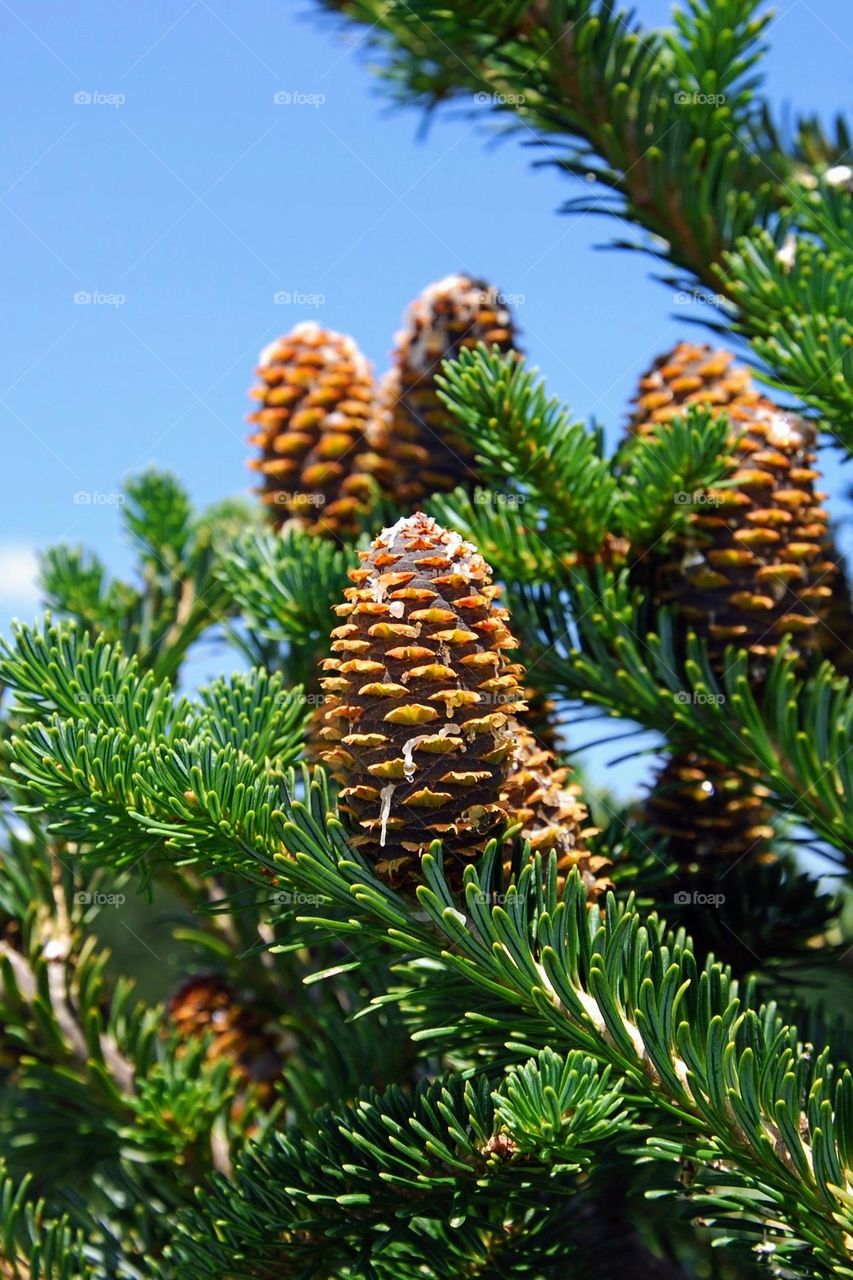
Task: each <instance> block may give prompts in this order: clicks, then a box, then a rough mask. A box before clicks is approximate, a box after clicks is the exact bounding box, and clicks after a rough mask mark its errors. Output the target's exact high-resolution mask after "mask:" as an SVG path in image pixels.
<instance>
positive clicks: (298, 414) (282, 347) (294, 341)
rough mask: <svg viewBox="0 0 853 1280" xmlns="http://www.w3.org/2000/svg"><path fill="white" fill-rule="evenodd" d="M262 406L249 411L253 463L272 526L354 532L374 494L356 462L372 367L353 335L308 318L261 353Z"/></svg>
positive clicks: (370, 393)
mask: <svg viewBox="0 0 853 1280" xmlns="http://www.w3.org/2000/svg"><path fill="white" fill-rule="evenodd" d="M258 375H259V377H260V383H259V385H258V386H257V387H256V388H255V389H254V390H253V391H252V395H253V397H254V399H255V400H257V401H258V402H259V407H258V408H257V409H256V410H255V411H254V412H253V413H251V414H250V415H249V421H250V422H252V423H254V425H255V428H256V430H255V432H254V434H253V435H252V436H251V437H250V443H251V444H253V445H255V446H257V448H258V449H260V455H261V456H260V457H259V458H257V459H254V460H253V461H252V462H251V463H250V466H251V467H252V468H253V469H254V470H255V471H258V472H259V473H260V474H261V476H262V478H263V487H262V488H261V489H260V490H259V493H260V496H261V501H262V502H264V503H265V504H266V505H267V506H268V507H269V509H270V515H271V518H272V520H273V523H274V525H275V526H276V528H282V527H283V526H285V525H288V524H291V523H295V524H298V525H300V526H301V527H303V528H305V529H308V530H310V531H311V532H314V533H320V534H328V535H330V536H338V537H351V536H352V535H354V534H355V533H357V532H358V531H359V529H360V524H361V519H362V518H363V516H364V515H365V513H366V512H367V511H368V510H369V507H370V503H371V501H372V499H373V497H374V494H375V491H376V490H375V485H374V483H373V482H372V481H371V479H370V477H369V476H368V475H366V474H365V473H364V471H363V470H360V469H359V462H358V460H359V457H360V455H361V454H362V453H365V452H366V451H367V445H366V442H365V430H366V427H367V422H368V418H369V415H370V411H371V405H372V402H373V397H374V391H375V387H374V379H373V374H372V371H371V368H370V365H369V364H368V362H367V360H366V359H365V357H364V356H363V355H362V354H361V352H360V351H359V349H358V347H357V346H356V344H355V343H354V342H353V340H352V338H348V337H345V336H344V335H342V334H340V333H333V332H332V331H331V330H328V329H322V328H321V327H320V326H319V325H317V324H315V323H313V322H308V323H305V324H298V325H297V326H296V327H295V328H294V329H293V330H292V331H291V332H290V333H289V334H286V335H285V336H284V337H282V338H279V339H278V340H277V341H275V342H272V343H270V345H269V346H268V347H266V348H265V349H264V351H262V352H261V358H260V364H259V366H258Z"/></svg>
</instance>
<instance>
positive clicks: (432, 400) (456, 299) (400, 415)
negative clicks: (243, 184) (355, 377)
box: [365, 275, 515, 504]
mask: <svg viewBox="0 0 853 1280" xmlns="http://www.w3.org/2000/svg"><path fill="white" fill-rule="evenodd" d="M478 342H484V343H485V344H486V345H487V346H488V347H492V346H497V347H499V348H500V350H501V351H510V350H512V349H513V348H514V347H515V331H514V328H513V323H512V317H511V315H510V313H509V311H508V310H507V308H506V307H505V306H504V305H503V303H502V302H501V299H500V294H499V292H498V290H497V289H496V288H495V287H494V285H490V284H487V283H486V282H485V281H484V280H473V279H471V278H470V277H469V276H464V275H452V276H447V277H445V279H444V280H438V281H436V282H435V283H434V284H431V285H428V287H427V288H426V289H424V291H423V293H422V294H421V295H420V297H419V298H417V299H416V300H415V301H414V302H413V303H412V305H411V306H410V308H409V310H408V312H407V314H406V317H405V320H404V327H403V329H402V330H401V331H400V332H399V333H398V334H397V346H396V349H395V352H394V366H393V368H392V369H391V370H390V372H389V373H387V374H386V375H385V377H384V378H383V379H382V381H381V382H380V385H379V394H378V397H377V405H376V411H375V415H374V418H373V421H372V423H371V429H370V433H369V434H370V442H371V445H372V447H373V449H374V455H373V460H372V465H370V464H365V469H366V470H369V471H371V473H372V474H375V475H376V478H377V480H378V481H379V482H380V483H383V487H385V488H386V489H387V488H388V477H387V476H385V477H383V476H382V475H380V474H377V472H376V471H375V470H373V468H374V467H375V466H377V465H379V462H380V460H381V463H382V464H383V465H384V467H385V468H386V469H387V470H388V471H389V472H390V476H391V482H392V483H393V492H394V496H395V498H396V499H397V500H398V501H400V502H401V503H404V504H406V503H408V504H412V503H416V502H418V501H419V500H420V499H421V498H423V497H425V496H426V495H427V494H430V493H435V492H446V491H448V490H450V489H454V488H455V487H456V486H457V485H458V484H468V485H470V484H471V483H472V481H473V480H475V479H476V474H475V472H474V471H473V470H472V466H471V464H472V463H473V454H472V453H471V451H470V449H468V448H467V446H466V445H465V442H464V440H462V439H460V437H459V436H457V435H456V434H455V432H454V430H453V426H454V423H453V419H452V417H451V415H450V413H449V412H448V410H447V409H446V408H445V406H444V405H443V404H442V402H441V401H440V400H439V398H438V384H437V382H436V376H437V375H438V374H440V373H441V362H442V361H443V360H452V359H455V358H456V357H457V356H458V355H459V353H460V351H461V350H462V349H463V348H465V347H475V346H476V345H477V343H478Z"/></svg>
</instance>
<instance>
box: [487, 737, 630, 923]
mask: <svg viewBox="0 0 853 1280" xmlns="http://www.w3.org/2000/svg"><path fill="white" fill-rule="evenodd" d="M513 733H514V736H515V738H516V749H515V755H514V759H513V766H512V772H511V773H510V776H509V777H508V778H507V780H506V783H505V785H504V788H503V791H502V792H501V804H502V805H503V806H504V808H505V809H506V811H507V815H508V818H509V821H510V822H511V823H513V824H515V823H517V822H520V823H521V824H522V826H521V833H520V834H521V836H522V837H523V839H525V840H528V841H529V842H530V847H531V850H532V852H533V853H538V852H541V853H542V855H543V857H546V856H547V855H548V854H549V853H550V852H551V850H552V849H554V850H556V853H557V873H558V887H562V885H563V883H564V882H565V878H566V876H567V875H568V874H569V872H570V871H571V870H572V868H574V867H576V868H577V870H578V872H579V873H580V876H581V879H582V880H583V882H584V885H585V886H586V891H587V899H588V900H589V901H590V902H594V901H596V900H597V899H598V898H600V897H601V896H602V895H603V894H605V893H606V892H607V890H608V889H612V888H613V884H612V882H611V881H610V880H609V879H608V878H607V874H606V872H607V870H608V868H609V866H610V863H609V862H608V860H607V859H606V858H603V857H601V856H599V855H597V854H593V853H591V852H590V850H589V848H588V845H587V840H588V838H589V837H590V836H592V835H594V834H595V829H594V828H593V827H591V826H590V825H589V813H588V811H587V808H586V805H585V804H583V803H582V802H581V800H580V799H579V793H580V789H579V787H577V786H575V785H570V784H569V782H568V776H569V771H568V769H566V768H562V767H555V763H554V757H553V755H552V754H551V752H550V751H547V750H544V749H543V748H542V747H541V746H540V745H539V743H537V741H536V740H535V738H534V737H533V736H532V734H531V733H530V732H529V731H528V729H527V728H526V727H525V726H523V725H521V724H519V723H516V724H515V725H514V726H513ZM506 869H507V870H509V868H508V867H507V868H506Z"/></svg>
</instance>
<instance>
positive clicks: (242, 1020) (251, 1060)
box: [167, 974, 282, 1104]
mask: <svg viewBox="0 0 853 1280" xmlns="http://www.w3.org/2000/svg"><path fill="white" fill-rule="evenodd" d="M167 1016H168V1021H169V1024H170V1025H171V1026H172V1027H174V1028H175V1029H176V1030H177V1032H178V1034H179V1036H180V1037H181V1039H183V1040H191V1039H196V1038H198V1037H200V1036H203V1035H205V1034H206V1033H207V1032H210V1033H211V1035H212V1040H211V1044H210V1048H209V1050H208V1057H209V1058H210V1059H211V1060H212V1061H214V1062H219V1061H221V1060H222V1059H225V1060H227V1061H228V1062H229V1063H230V1064H231V1071H232V1073H233V1075H234V1076H235V1077H236V1078H237V1079H239V1080H241V1081H245V1083H246V1084H253V1085H255V1086H256V1087H257V1091H258V1095H259V1097H260V1099H261V1101H262V1102H263V1103H264V1104H270V1103H271V1102H272V1101H273V1098H274V1084H275V1081H276V1080H277V1079H278V1078H279V1076H280V1075H281V1068H282V1055H281V1052H280V1049H279V1047H278V1045H277V1043H276V1039H275V1037H274V1035H273V1034H272V1033H271V1032H270V1031H269V1030H268V1028H267V1025H266V1019H265V1018H264V1017H263V1015H262V1014H261V1012H260V1011H259V1010H257V1009H255V1008H253V1007H252V1006H251V1005H250V1004H247V1003H245V1001H242V1000H241V999H240V998H239V997H238V996H237V994H236V993H235V992H234V990H233V989H232V987H231V986H230V985H229V984H228V983H227V982H226V981H225V980H224V979H223V978H221V977H219V976H218V975H217V974H199V975H196V976H194V977H191V978H188V979H187V980H186V981H185V982H183V983H182V984H181V986H180V987H179V988H178V990H177V991H176V992H175V993H174V995H173V996H172V998H171V1000H170V1001H169V1004H168V1009H167Z"/></svg>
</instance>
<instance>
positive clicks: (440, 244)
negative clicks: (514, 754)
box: [0, 0, 853, 627]
mask: <svg viewBox="0 0 853 1280" xmlns="http://www.w3.org/2000/svg"><path fill="white" fill-rule="evenodd" d="M638 9H639V12H640V15H641V17H642V18H643V20H644V21H646V22H647V23H650V24H651V23H655V22H662V21H664V20H665V18H666V15H667V12H668V6H667V5H665V4H663V3H659V2H658V0H641V3H640V4H639V5H638ZM0 27H2V39H1V40H0V85H2V93H3V96H4V98H5V116H6V119H7V122H9V125H10V127H7V129H6V130H5V131H4V138H3V141H2V190H3V193H4V194H3V196H2V201H1V202H0V224H2V238H3V248H4V254H3V258H4V283H3V292H4V302H5V305H4V307H3V315H2V325H3V334H2V343H0V353H2V355H0V361H2V369H0V414H2V422H3V440H4V470H5V480H6V484H5V492H4V500H3V508H2V524H0V573H2V579H0V621H2V624H3V626H4V627H5V625H6V621H7V619H8V617H9V616H10V615H17V616H23V617H26V618H29V617H31V616H32V615H33V614H34V612H35V610H36V607H37V602H36V598H35V595H34V593H33V588H32V581H31V577H32V551H33V548H34V547H36V546H44V545H47V544H50V543H52V542H56V541H60V540H67V541H71V542H79V543H84V544H87V545H91V546H95V547H97V548H98V549H99V550H100V552H101V554H103V555H105V556H106V558H107V559H108V561H109V563H111V564H113V565H115V566H116V567H117V568H121V567H122V566H123V565H126V563H127V561H128V549H127V548H126V547H124V546H123V545H122V543H121V540H120V538H119V537H118V532H117V531H118V513H117V511H116V508H115V506H114V505H112V503H111V495H114V494H115V493H116V492H117V491H118V489H119V487H120V484H121V481H122V478H123V477H124V476H126V475H127V474H128V473H133V472H135V471H138V470H140V469H141V468H143V467H144V466H146V465H149V464H152V463H153V464H157V465H159V466H162V467H168V468H171V469H173V470H174V471H176V472H177V473H178V475H180V476H181V477H182V478H183V479H184V480H185V481H186V482H187V483H188V485H189V487H190V490H191V492H192V494H193V496H194V498H195V499H196V500H197V501H199V502H200V503H205V502H208V501H211V500H214V499H217V498H220V497H223V496H225V495H227V494H233V493H238V492H241V491H242V492H246V491H247V490H248V487H249V474H248V472H247V470H246V468H245V459H246V456H247V447H246V445H245V443H244V441H245V435H246V427H245V424H244V414H245V412H246V410H247V407H248V403H247V398H246V390H247V388H248V386H249V385H250V383H251V381H252V370H253V365H254V362H255V359H256V356H257V353H258V351H259V350H260V348H261V347H262V346H263V345H264V344H265V343H266V342H268V341H269V340H270V339H271V338H272V337H274V336H276V334H278V333H280V332H283V331H285V330H287V329H289V328H290V327H291V326H292V325H293V324H295V323H296V322H297V321H299V320H301V319H305V318H316V319H318V320H319V321H320V322H322V323H324V324H326V325H328V326H330V327H332V328H336V329H340V330H343V331H345V332H350V333H352V334H353V335H354V336H355V337H356V339H357V340H358V341H359V343H360V344H361V346H362V347H363V349H364V350H365V352H366V353H367V355H368V356H369V357H370V358H371V359H372V360H373V361H374V362H375V363H376V365H377V367H378V369H379V370H380V371H381V370H382V369H383V368H384V367H385V365H386V363H387V356H388V351H389V348H390V345H391V341H392V336H393V333H394V330H395V329H396V327H397V326H398V324H399V320H400V316H401V313H402V311H403V309H404V307H405V305H406V304H407V303H408V301H409V300H410V299H411V298H412V297H413V296H414V295H416V294H417V293H418V292H419V291H420V289H421V288H422V287H423V286H424V285H425V284H427V283H428V282H429V281H430V280H433V279H435V278H437V277H440V276H443V275H446V274H447V273H448V272H450V271H454V270H460V269H462V270H467V271H471V272H474V273H477V274H481V275H485V276H487V277H489V278H491V279H493V280H494V281H495V282H496V283H497V284H499V285H500V287H501V288H502V289H503V290H504V291H505V292H506V293H508V294H515V295H518V296H520V298H521V301H520V303H519V305H518V307H517V317H518V321H519V323H520V326H521V328H522V331H523V343H524V347H525V349H526V350H527V352H528V354H529V356H530V357H531V359H532V360H533V361H534V362H535V363H536V364H538V365H539V366H540V367H541V368H542V369H543V371H544V372H545V373H546V374H547V377H548V381H549V384H550V387H551V388H552V390H553V391H554V392H556V393H557V394H559V395H560V396H561V397H563V398H565V399H566V400H567V401H568V402H569V403H570V404H571V406H572V408H573V410H574V411H575V412H576V413H577V414H579V415H581V416H588V415H589V414H591V413H594V414H595V415H596V416H597V417H598V418H599V419H600V420H601V421H603V422H604V423H605V425H606V426H607V428H608V431H609V433H610V438H611V440H615V439H616V438H617V436H618V433H619V430H620V427H621V424H622V422H623V419H624V414H625V407H626V404H627V401H628V399H629V397H630V395H631V392H632V388H633V386H634V384H635V382H636V379H637V377H638V375H639V374H640V373H641V372H642V371H643V370H644V368H645V367H646V366H647V365H648V364H649V363H650V361H651V360H652V359H653V357H654V356H655V355H656V354H658V353H659V352H660V351H662V350H664V349H666V348H668V347H669V346H671V345H672V344H673V343H674V342H675V341H676V340H677V338H678V337H679V336H680V335H684V334H688V335H689V334H695V333H696V330H695V328H693V327H692V326H690V327H688V325H687V323H686V322H687V321H688V320H690V319H695V318H697V317H698V315H699V313H700V312H701V308H699V307H697V306H696V305H695V304H688V305H683V304H678V303H677V301H676V299H675V298H674V296H673V294H672V293H671V291H669V290H667V289H666V288H665V287H663V286H661V285H658V284H656V283H654V282H653V281H652V280H651V278H650V275H651V271H652V269H653V264H652V263H651V260H649V259H645V258H644V257H642V256H640V255H627V254H617V253H601V252H597V251H596V249H595V246H596V245H597V244H600V243H601V242H602V241H604V240H606V239H607V238H608V236H609V234H611V233H612V232H613V231H614V230H616V228H615V224H613V225H610V224H607V223H605V222H603V221H601V220H599V219H595V218H592V217H589V216H587V217H560V216H558V215H557V212H556V211H557V208H558V206H559V205H560V203H561V202H562V201H563V200H565V199H567V198H568V197H570V196H572V195H576V194H577V191H578V188H577V186H576V185H574V184H572V183H570V182H569V181H567V180H566V179H565V178H563V177H561V176H560V175H558V174H557V173H556V172H554V171H553V170H550V169H548V168H541V169H538V170H534V169H533V168H532V167H531V163H530V162H531V161H532V160H533V159H535V158H539V159H541V158H543V155H544V152H543V151H542V150H541V149H540V150H538V151H534V150H532V149H524V148H523V147H522V146H520V145H519V144H518V143H517V142H508V143H503V144H501V145H499V146H495V145H487V139H486V135H485V132H484V130H485V126H486V124H487V120H488V116H487V114H486V112H485V110H484V112H483V115H482V116H481V117H479V118H478V119H476V120H461V121H460V120H458V119H454V120H450V119H444V120H441V119H439V120H437V121H436V122H435V123H434V125H433V127H432V129H431V131H430V132H429V134H428V136H427V137H426V139H422V140H419V139H418V137H417V132H418V126H419V123H420V118H419V115H418V114H417V113H416V112H414V111H407V112H402V113H397V114H394V113H391V112H390V111H389V109H388V105H387V101H386V100H385V99H384V98H383V97H382V96H381V94H379V93H378V92H377V90H376V88H375V84H374V83H373V82H372V80H371V77H370V75H369V74H368V70H367V67H366V65H365V59H364V56H363V51H362V50H359V48H358V47H357V36H356V35H354V34H350V35H349V36H346V37H344V36H342V35H341V34H340V33H339V31H338V29H337V27H336V25H335V24H334V22H332V21H330V20H329V19H328V18H323V17H321V16H320V15H319V13H318V11H316V10H315V9H313V8H312V7H311V6H310V5H309V4H307V3H303V4H293V3H287V2H286V0H277V2H275V3H272V2H268V0H256V2H254V3H252V4H251V5H240V4H237V3H234V2H233V0H209V2H208V0H154V2H153V3H150V4H146V5H138V6H132V5H126V4H119V3H107V0H101V2H100V3H97V4H94V3H86V2H85V0H78V3H75V4H73V5H58V4H56V3H45V2H42V0H31V2H30V3H28V4H26V5H24V4H23V3H22V2H21V0H12V2H11V3H8V4H7V3H3V5H2V7H0ZM770 41H771V46H772V51H771V54H770V56H769V58H768V59H767V63H766V72H767V77H768V87H769V91H770V95H771V98H772V99H773V101H774V102H776V103H777V104H778V103H781V102H783V101H790V102H792V103H794V104H795V105H797V106H799V107H802V108H810V109H816V110H817V111H818V112H820V113H821V114H822V115H824V116H825V117H826V116H828V115H829V114H831V113H832V112H833V111H834V110H836V109H838V108H840V107H842V106H844V105H845V104H846V102H847V101H848V100H849V89H850V78H851V77H850V71H851V53H853V48H851V46H853V10H851V8H850V5H849V0H810V2H809V3H807V2H806V0H793V3H789V2H788V0H782V3H781V5H780V11H779V16H778V17H777V20H776V21H775V23H774V25H773V26H772V27H771V30H770ZM277 94H278V95H281V94H286V95H287V94H289V95H290V98H291V101H290V102H289V104H287V103H277V102H276V101H275V98H276V95H277ZM281 293H285V294H287V293H289V294H291V295H303V296H305V295H307V300H305V298H303V302H302V305H294V304H293V303H291V304H290V305H288V304H282V303H277V302H276V301H275V297H276V295H277V294H281ZM79 295H90V297H91V299H92V300H91V301H89V302H88V303H86V302H80V301H79V300H76V299H78V298H79ZM835 461H836V459H835V456H834V455H831V454H825V455H824V465H827V466H833V465H834V463H835ZM843 480H844V482H848V481H849V475H848V473H846V472H845V474H844V477H843ZM841 483H842V482H841V481H840V480H839V479H838V477H837V476H835V477H833V478H831V480H830V484H829V487H830V488H831V489H832V490H833V491H835V492H839V491H840V488H841ZM80 491H86V492H89V493H92V494H94V495H96V498H95V500H94V501H93V502H91V503H89V504H88V505H82V504H80V503H75V501H74V496H75V494H76V493H79V492H80ZM835 511H836V513H837V514H841V508H840V507H839V506H838V504H836V506H835Z"/></svg>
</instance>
